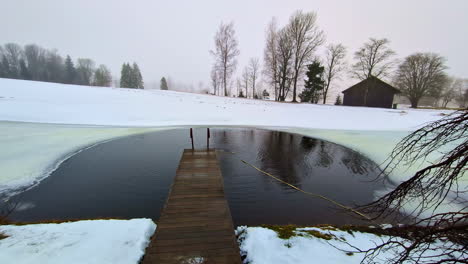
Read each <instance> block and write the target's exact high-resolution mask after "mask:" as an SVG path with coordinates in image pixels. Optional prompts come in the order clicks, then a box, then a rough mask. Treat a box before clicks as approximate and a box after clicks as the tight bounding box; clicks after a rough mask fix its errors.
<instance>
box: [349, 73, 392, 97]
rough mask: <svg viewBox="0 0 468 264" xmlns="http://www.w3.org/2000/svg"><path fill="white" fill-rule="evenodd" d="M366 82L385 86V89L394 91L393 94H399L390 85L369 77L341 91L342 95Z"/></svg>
mask: <svg viewBox="0 0 468 264" xmlns="http://www.w3.org/2000/svg"><path fill="white" fill-rule="evenodd" d="M368 81H373V82H378V83H380V84H381V86H385V87H388V88H390V89H392V90H394V91H395V93H401V91H400V90H398V89H397V88H395V87H393V86H391V85H390V84H388V83H386V82H384V81H382V80H380V79H379V78H377V77H374V76H371V77H369V78H367V79H365V80H362V81H360V82H358V83H356V84H355V85H353V86H351V87H349V88H348V89H346V90H344V91H342V93H346V92H348V91H349V90H351V89H354V88H356V87H358V86H359V85H360V84H362V83H364V82H368ZM381 86H377V87H381Z"/></svg>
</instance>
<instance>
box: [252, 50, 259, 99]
mask: <svg viewBox="0 0 468 264" xmlns="http://www.w3.org/2000/svg"><path fill="white" fill-rule="evenodd" d="M259 72H260V63H259V60H258V58H251V59H250V61H249V75H250V83H251V84H252V98H254V99H257V98H258V96H257V94H256V92H255V86H256V84H257V79H258V74H259Z"/></svg>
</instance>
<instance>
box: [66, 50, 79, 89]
mask: <svg viewBox="0 0 468 264" xmlns="http://www.w3.org/2000/svg"><path fill="white" fill-rule="evenodd" d="M76 81H77V80H76V69H75V65H74V64H73V61H72V59H71V57H70V55H67V58H66V59H65V83H68V84H74V83H76Z"/></svg>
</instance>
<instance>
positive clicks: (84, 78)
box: [76, 58, 95, 85]
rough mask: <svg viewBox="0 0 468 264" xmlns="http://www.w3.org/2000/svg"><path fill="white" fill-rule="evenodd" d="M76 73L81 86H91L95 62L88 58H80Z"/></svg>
mask: <svg viewBox="0 0 468 264" xmlns="http://www.w3.org/2000/svg"><path fill="white" fill-rule="evenodd" d="M76 65H77V66H76V71H77V73H78V77H79V84H81V85H90V84H91V81H92V79H93V74H94V70H95V69H94V65H95V64H94V61H93V60H91V59H87V58H79V59H78V60H77V64H76Z"/></svg>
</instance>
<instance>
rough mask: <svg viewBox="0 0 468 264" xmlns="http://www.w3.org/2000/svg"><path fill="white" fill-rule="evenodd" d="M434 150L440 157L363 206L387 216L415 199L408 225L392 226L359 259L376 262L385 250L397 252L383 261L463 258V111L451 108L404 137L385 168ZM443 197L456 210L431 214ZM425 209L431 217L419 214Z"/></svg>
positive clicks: (466, 120) (466, 156) (466, 115)
mask: <svg viewBox="0 0 468 264" xmlns="http://www.w3.org/2000/svg"><path fill="white" fill-rule="evenodd" d="M447 146H450V147H449V148H447ZM441 147H445V150H443V149H444V148H441ZM433 153H439V154H441V157H440V158H439V159H437V160H436V161H434V162H433V163H431V164H430V165H428V166H426V167H423V168H422V169H420V170H418V171H417V172H416V173H415V174H414V175H413V176H412V177H410V178H409V179H407V180H405V181H403V182H402V183H401V184H399V185H398V186H397V187H396V188H395V189H394V190H392V191H390V192H388V193H387V194H385V195H384V196H382V197H381V198H379V199H378V200H376V201H375V202H372V203H371V204H369V205H366V206H363V207H362V209H363V210H365V211H367V212H371V213H374V214H375V217H376V218H377V217H389V216H391V215H396V214H399V212H401V211H402V208H403V206H404V205H406V204H407V203H409V202H413V203H415V202H416V203H415V204H416V208H415V209H414V210H413V211H412V216H413V217H414V218H411V219H407V220H408V223H409V224H407V225H406V226H405V227H404V228H394V230H393V234H391V233H390V234H389V235H392V236H391V237H390V238H389V239H387V240H386V241H382V243H380V244H376V246H375V247H373V248H371V249H367V250H364V251H361V252H364V253H365V254H366V255H365V259H364V261H363V262H366V263H375V262H374V259H375V258H376V257H377V256H378V255H379V253H381V252H385V251H387V252H388V251H389V250H390V251H393V252H395V254H396V256H393V258H392V259H387V262H388V263H467V259H468V254H467V252H468V243H467V241H468V212H467V209H468V205H467V203H468V202H467V201H466V200H465V199H466V198H464V196H465V195H464V194H466V192H467V191H468V190H467V189H466V187H463V185H460V184H459V183H460V181H462V180H463V177H464V175H465V174H466V169H467V165H468V112H467V111H459V112H455V113H452V114H451V115H449V116H447V117H445V118H442V119H440V120H438V121H435V122H432V123H430V124H428V125H426V126H424V127H422V128H420V129H418V130H416V131H415V132H413V133H411V134H410V135H408V136H406V137H405V138H404V139H403V140H402V141H400V142H399V143H398V144H397V146H396V147H395V148H394V149H393V152H392V153H391V155H390V157H389V159H388V161H387V163H386V165H385V168H384V171H385V173H386V174H389V173H392V172H393V171H394V169H395V168H397V167H400V166H413V165H416V164H420V161H421V160H424V159H425V158H426V157H427V156H429V155H431V154H433ZM447 201H448V202H450V203H452V204H457V205H459V206H458V209H452V211H447V210H443V211H442V212H440V213H435V212H436V210H437V209H438V208H439V207H440V206H441V204H442V203H443V202H447ZM424 213H425V215H430V216H429V217H427V216H426V217H424V216H423V214H424ZM411 220H413V221H411Z"/></svg>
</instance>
